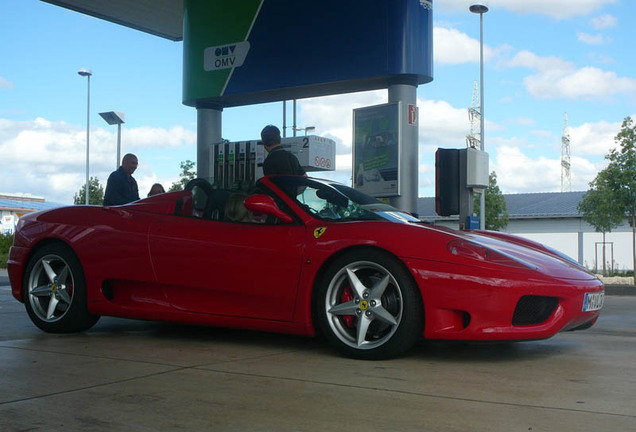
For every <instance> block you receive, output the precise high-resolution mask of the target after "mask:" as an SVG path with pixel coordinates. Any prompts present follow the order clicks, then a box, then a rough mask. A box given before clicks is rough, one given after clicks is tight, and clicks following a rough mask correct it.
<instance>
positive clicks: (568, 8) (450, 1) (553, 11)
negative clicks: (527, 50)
mask: <svg viewBox="0 0 636 432" xmlns="http://www.w3.org/2000/svg"><path fill="white" fill-rule="evenodd" d="M474 3H475V1H474V0H442V1H437V2H434V3H433V4H434V8H435V9H437V8H439V10H441V11H444V12H465V11H468V7H469V6H470V5H471V4H474ZM481 3H483V4H485V5H487V6H488V7H489V8H490V10H491V11H495V10H497V9H505V10H508V11H510V12H514V13H519V14H535V15H545V16H548V17H550V18H554V19H568V18H573V17H577V16H585V15H589V14H591V13H593V12H595V11H597V10H599V9H601V8H603V7H604V6H605V5H609V4H614V3H616V0H535V1H532V2H527V1H519V0H488V1H486V2H481Z"/></svg>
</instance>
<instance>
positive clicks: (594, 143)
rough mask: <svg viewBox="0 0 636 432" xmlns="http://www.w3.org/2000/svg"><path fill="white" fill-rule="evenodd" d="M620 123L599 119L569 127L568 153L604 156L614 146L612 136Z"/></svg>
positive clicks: (618, 130)
mask: <svg viewBox="0 0 636 432" xmlns="http://www.w3.org/2000/svg"><path fill="white" fill-rule="evenodd" d="M620 130H621V123H620V122H617V123H609V122H606V121H599V122H596V123H584V124H582V125H580V126H576V127H570V128H569V132H570V154H572V155H579V156H605V155H606V154H608V153H609V151H610V150H611V149H613V148H615V147H616V143H615V142H614V137H615V136H616V135H617V134H618V133H619V132H620Z"/></svg>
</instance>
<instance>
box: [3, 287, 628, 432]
mask: <svg viewBox="0 0 636 432" xmlns="http://www.w3.org/2000/svg"><path fill="white" fill-rule="evenodd" d="M4 280H5V281H6V278H5V279H4ZM6 285H8V284H6V282H5V286H3V283H2V279H0V329H1V330H0V365H1V366H0V370H1V372H2V373H1V377H0V431H3V432H12V431H23V430H29V431H86V430H90V431H216V430H218V431H316V430H320V431H324V430H346V431H383V430H387V431H389V430H399V431H415V430H417V431H506V432H508V431H533V432H536V431H595V432H596V431H636V409H635V408H634V407H636V361H634V358H636V296H608V297H607V298H606V303H605V304H606V306H605V308H604V313H603V315H602V316H601V318H600V320H599V322H598V323H597V324H596V326H594V327H593V328H591V329H589V330H586V331H581V332H568V333H561V334H559V335H557V336H556V337H554V338H552V339H549V340H544V341H533V342H523V343H507V344H461V343H460V344H457V343H456V344H449V343H439V342H437V343H432V342H422V343H420V344H419V345H418V346H417V347H416V349H415V350H413V351H412V352H410V353H409V355H407V356H405V357H402V358H398V359H394V360H389V361H379V362H368V361H357V360H350V359H346V358H342V357H339V356H338V355H337V354H336V353H335V352H334V351H332V350H331V349H330V348H329V347H328V346H327V344H326V342H325V341H323V340H321V339H306V338H300V337H294V336H286V335H275V334H267V333H259V332H249V331H237V330H228V329H218V328H206V327H195V326H186V325H177V324H165V323H156V322H143V321H133V320H124V319H116V318H102V319H101V320H100V321H99V323H98V324H97V325H96V326H95V327H94V328H93V329H91V330H90V331H88V332H85V333H82V334H71V335H51V334H46V333H43V332H41V331H40V330H38V329H37V328H36V327H35V326H33V324H31V322H30V321H29V319H28V317H27V314H26V312H25V310H24V307H23V305H21V304H20V303H18V302H17V301H15V300H14V299H13V297H11V295H10V291H9V287H8V286H6Z"/></svg>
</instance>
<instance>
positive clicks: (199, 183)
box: [184, 178, 214, 219]
mask: <svg viewBox="0 0 636 432" xmlns="http://www.w3.org/2000/svg"><path fill="white" fill-rule="evenodd" d="M195 187H199V188H201V190H202V191H203V192H205V194H206V195H207V199H206V202H205V210H204V211H203V219H210V217H211V215H212V194H214V188H212V185H211V184H210V182H209V181H207V180H206V179H203V178H195V179H192V180H190V181H189V182H188V183H187V184H186V185H185V188H184V190H189V191H193V190H194V188H195Z"/></svg>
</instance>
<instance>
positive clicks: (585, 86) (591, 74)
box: [506, 51, 636, 99]
mask: <svg viewBox="0 0 636 432" xmlns="http://www.w3.org/2000/svg"><path fill="white" fill-rule="evenodd" d="M506 64H507V65H508V66H517V67H525V68H529V69H534V70H536V71H537V73H536V74H534V75H530V76H527V77H526V78H524V80H523V82H524V84H525V86H526V89H527V90H528V92H529V93H530V94H531V95H532V96H534V97H536V98H539V99H552V98H566V99H607V98H608V97H609V96H613V95H623V94H636V80H635V79H632V78H623V77H619V76H618V75H616V73H615V72H611V71H604V70H602V69H599V68H595V67H589V66H588V67H583V68H580V69H576V68H575V66H574V64H573V63H571V62H567V61H564V60H562V59H559V58H557V57H540V56H537V55H536V54H534V53H531V52H529V51H520V52H519V53H517V54H516V55H515V56H514V57H513V59H512V60H511V61H509V62H507V63H506Z"/></svg>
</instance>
